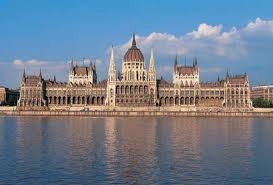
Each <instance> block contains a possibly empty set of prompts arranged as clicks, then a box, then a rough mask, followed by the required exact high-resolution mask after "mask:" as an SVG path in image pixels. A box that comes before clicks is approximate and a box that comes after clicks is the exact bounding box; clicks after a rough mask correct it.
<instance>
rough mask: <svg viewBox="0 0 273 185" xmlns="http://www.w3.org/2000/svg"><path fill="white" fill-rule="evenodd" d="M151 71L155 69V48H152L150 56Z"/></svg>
mask: <svg viewBox="0 0 273 185" xmlns="http://www.w3.org/2000/svg"><path fill="white" fill-rule="evenodd" d="M149 71H150V72H154V71H155V64H154V50H153V48H152V49H151V57H150V66H149Z"/></svg>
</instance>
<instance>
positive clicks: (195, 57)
mask: <svg viewBox="0 0 273 185" xmlns="http://www.w3.org/2000/svg"><path fill="white" fill-rule="evenodd" d="M195 65H196V66H197V57H195Z"/></svg>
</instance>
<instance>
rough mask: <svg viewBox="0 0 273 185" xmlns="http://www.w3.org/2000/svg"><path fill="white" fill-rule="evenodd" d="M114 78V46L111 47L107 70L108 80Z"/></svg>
mask: <svg viewBox="0 0 273 185" xmlns="http://www.w3.org/2000/svg"><path fill="white" fill-rule="evenodd" d="M109 80H110V81H114V80H116V67H115V56H114V46H112V48H111V56H110V62H109V71H108V81H109Z"/></svg>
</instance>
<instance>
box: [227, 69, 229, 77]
mask: <svg viewBox="0 0 273 185" xmlns="http://www.w3.org/2000/svg"><path fill="white" fill-rule="evenodd" d="M227 78H229V72H228V70H227Z"/></svg>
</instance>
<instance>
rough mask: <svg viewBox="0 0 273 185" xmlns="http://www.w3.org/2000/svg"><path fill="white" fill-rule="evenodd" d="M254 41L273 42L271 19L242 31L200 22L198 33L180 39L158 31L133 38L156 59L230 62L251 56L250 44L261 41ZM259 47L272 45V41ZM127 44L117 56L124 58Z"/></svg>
mask: <svg viewBox="0 0 273 185" xmlns="http://www.w3.org/2000/svg"><path fill="white" fill-rule="evenodd" d="M257 38H265V39H264V40H267V39H273V20H262V19H260V18H257V19H256V20H255V21H252V22H250V23H248V24H247V25H246V26H245V27H243V28H240V29H238V28H236V27H232V28H231V29H229V30H224V29H223V26H222V25H221V24H219V25H209V24H206V23H202V24H200V25H199V26H198V28H197V30H194V31H192V32H189V33H186V34H184V35H180V36H175V35H173V34H170V33H157V32H153V33H151V34H149V35H147V36H136V40H137V44H138V47H139V48H141V50H142V51H143V52H144V53H146V54H149V52H150V49H151V48H154V50H155V55H157V56H174V55H176V54H178V55H187V56H199V57H200V58H204V57H206V58H213V57H225V58H226V59H228V60H231V61H233V60H239V59H241V58H242V57H245V56H248V55H250V54H251V53H252V52H253V50H252V49H253V48H252V47H253V45H254V46H255V44H256V43H258V44H260V43H259V42H260V41H261V40H259V39H257ZM253 42H255V43H253ZM262 44H264V45H266V44H267V45H268V46H271V45H272V43H271V42H270V43H269V42H268V43H262ZM130 45H131V40H129V41H128V42H126V43H124V44H121V45H119V46H117V47H116V48H117V54H118V55H119V56H120V57H121V56H123V54H124V53H125V52H126V50H127V49H128V48H129V47H130ZM256 45H257V44H256ZM257 49H258V48H257ZM146 60H147V59H146Z"/></svg>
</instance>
